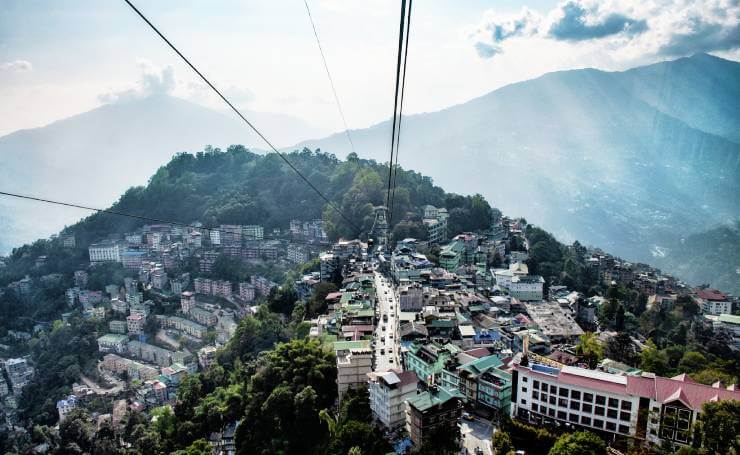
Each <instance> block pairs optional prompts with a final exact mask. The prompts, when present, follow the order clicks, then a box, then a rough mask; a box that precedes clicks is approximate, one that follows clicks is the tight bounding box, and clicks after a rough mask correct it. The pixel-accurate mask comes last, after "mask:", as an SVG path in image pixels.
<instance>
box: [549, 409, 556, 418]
mask: <svg viewBox="0 0 740 455" xmlns="http://www.w3.org/2000/svg"><path fill="white" fill-rule="evenodd" d="M547 415H549V416H550V417H555V410H554V409H553V408H550V409H548V410H547Z"/></svg>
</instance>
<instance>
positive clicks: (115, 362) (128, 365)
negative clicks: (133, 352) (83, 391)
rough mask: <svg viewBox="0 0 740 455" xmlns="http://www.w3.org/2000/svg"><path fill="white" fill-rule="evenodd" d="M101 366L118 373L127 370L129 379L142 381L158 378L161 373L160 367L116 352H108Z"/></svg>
mask: <svg viewBox="0 0 740 455" xmlns="http://www.w3.org/2000/svg"><path fill="white" fill-rule="evenodd" d="M101 367H102V368H104V369H105V370H107V371H111V372H113V373H117V374H120V373H123V372H126V374H127V375H128V378H129V380H134V379H139V380H141V381H147V380H149V379H154V378H156V377H157V376H159V374H160V371H159V368H155V367H153V366H151V365H144V364H143V363H140V362H137V361H135V360H131V359H127V358H125V357H121V356H119V355H116V354H106V355H105V356H103V362H102V363H101Z"/></svg>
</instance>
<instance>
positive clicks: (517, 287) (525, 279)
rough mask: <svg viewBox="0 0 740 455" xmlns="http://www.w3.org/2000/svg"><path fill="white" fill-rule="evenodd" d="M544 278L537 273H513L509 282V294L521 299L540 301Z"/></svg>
mask: <svg viewBox="0 0 740 455" xmlns="http://www.w3.org/2000/svg"><path fill="white" fill-rule="evenodd" d="M544 285H545V279H544V278H542V277H541V276H539V275H514V276H513V277H511V284H509V295H511V296H512V297H514V298H515V299H518V300H521V301H540V300H542V297H543V292H542V290H543V287H544Z"/></svg>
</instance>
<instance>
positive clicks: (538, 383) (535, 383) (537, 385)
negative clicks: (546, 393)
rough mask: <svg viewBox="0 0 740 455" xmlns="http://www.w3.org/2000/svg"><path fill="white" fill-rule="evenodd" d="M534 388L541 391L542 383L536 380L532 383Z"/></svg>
mask: <svg viewBox="0 0 740 455" xmlns="http://www.w3.org/2000/svg"><path fill="white" fill-rule="evenodd" d="M532 387H534V388H535V389H539V388H540V381H538V380H536V379H535V380H534V381H533V382H532Z"/></svg>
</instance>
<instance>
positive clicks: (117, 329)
mask: <svg viewBox="0 0 740 455" xmlns="http://www.w3.org/2000/svg"><path fill="white" fill-rule="evenodd" d="M108 330H110V331H111V332H112V333H119V334H126V332H127V331H128V324H127V321H118V320H115V319H114V320H112V321H110V322H109V323H108Z"/></svg>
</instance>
